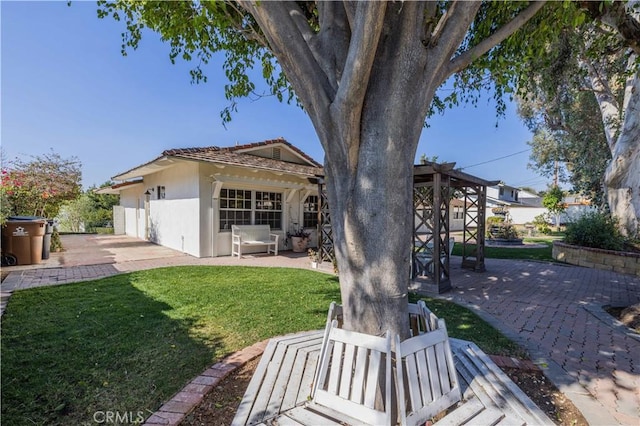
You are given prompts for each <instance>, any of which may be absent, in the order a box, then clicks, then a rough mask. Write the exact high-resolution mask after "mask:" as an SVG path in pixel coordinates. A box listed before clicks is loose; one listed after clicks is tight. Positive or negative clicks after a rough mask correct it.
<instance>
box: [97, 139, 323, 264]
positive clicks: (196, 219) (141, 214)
mask: <svg viewBox="0 0 640 426" xmlns="http://www.w3.org/2000/svg"><path fill="white" fill-rule="evenodd" d="M318 175H322V166H321V165H320V164H319V163H318V162H316V161H315V160H314V159H313V158H311V157H310V156H308V155H307V154H305V153H304V152H302V151H301V150H300V149H298V148H296V147H295V146H293V145H292V144H290V143H289V142H287V141H286V140H284V139H282V138H279V139H274V140H267V141H264V142H257V143H250V144H245V145H236V146H233V147H216V146H212V147H207V148H182V149H169V150H166V151H164V152H162V154H161V155H160V156H159V157H157V158H155V159H153V160H151V161H149V162H147V163H145V164H142V165H139V166H137V167H134V168H133V169H131V170H128V171H126V172H123V173H120V174H118V175H116V176H114V177H113V178H112V179H113V180H114V181H117V182H118V183H117V184H115V185H113V186H111V187H108V188H103V189H100V190H99V192H100V193H110V194H119V195H120V205H119V206H116V207H115V208H114V232H115V233H116V234H126V235H129V236H133V237H137V238H141V239H146V240H150V241H153V242H155V243H156V244H160V245H163V246H166V247H169V248H172V249H175V250H178V251H181V252H184V253H188V254H190V255H192V256H196V257H216V256H226V255H230V254H231V225H234V224H268V225H270V226H271V229H272V231H273V232H274V233H277V234H279V235H280V238H279V240H280V247H279V248H280V249H286V247H285V240H286V238H285V237H286V234H287V232H289V231H292V230H294V229H298V228H304V229H305V230H307V231H309V232H311V241H310V243H309V245H310V246H315V245H316V244H317V240H316V239H317V232H316V228H317V224H318V208H319V198H318V185H317V183H316V177H317V176H318ZM257 250H260V248H257Z"/></svg>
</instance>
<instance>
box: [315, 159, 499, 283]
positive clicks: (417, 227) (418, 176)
mask: <svg viewBox="0 0 640 426" xmlns="http://www.w3.org/2000/svg"><path fill="white" fill-rule="evenodd" d="M454 167H455V163H443V164H437V163H430V162H426V163H425V164H420V165H416V166H414V169H413V194H414V196H413V211H414V218H415V219H414V229H413V239H412V241H411V242H408V243H409V244H411V246H412V247H413V251H412V262H411V277H412V279H413V280H416V281H423V282H426V283H430V284H434V285H435V286H436V287H437V292H438V293H444V292H446V291H449V290H450V289H451V279H450V272H449V271H450V268H449V266H450V247H449V241H450V240H449V238H450V232H449V228H450V220H449V218H450V206H451V201H452V200H453V199H460V200H462V203H463V212H462V213H463V219H464V222H463V233H462V235H463V237H462V265H461V266H462V267H463V268H465V269H471V270H473V271H479V272H480V271H484V270H485V266H484V241H485V218H486V205H487V203H486V200H487V186H492V185H496V184H497V183H498V181H487V180H484V179H481V178H478V177H476V176H472V175H470V174H468V173H464V172H461V171H459V170H454ZM318 193H319V194H320V209H319V212H318V214H319V221H318V249H319V252H320V255H321V257H322V260H323V261H329V262H331V261H333V256H334V254H333V235H332V232H331V221H330V217H329V205H328V202H327V196H326V188H325V183H324V178H323V177H318Z"/></svg>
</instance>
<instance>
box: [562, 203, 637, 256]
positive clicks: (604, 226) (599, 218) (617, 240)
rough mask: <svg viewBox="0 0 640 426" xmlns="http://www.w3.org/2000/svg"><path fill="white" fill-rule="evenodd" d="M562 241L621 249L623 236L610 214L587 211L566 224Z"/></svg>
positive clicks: (578, 244)
mask: <svg viewBox="0 0 640 426" xmlns="http://www.w3.org/2000/svg"><path fill="white" fill-rule="evenodd" d="M564 241H565V242H566V243H567V244H573V245H577V246H583V247H593V248H599V249H605V250H622V249H623V247H624V242H625V238H624V236H623V235H622V234H621V233H620V231H619V230H618V222H617V220H616V219H615V218H613V217H611V215H609V214H606V213H599V212H589V213H585V214H584V215H582V216H580V217H579V218H578V219H576V220H574V221H572V222H570V223H569V224H568V225H567V230H566V236H565V239H564Z"/></svg>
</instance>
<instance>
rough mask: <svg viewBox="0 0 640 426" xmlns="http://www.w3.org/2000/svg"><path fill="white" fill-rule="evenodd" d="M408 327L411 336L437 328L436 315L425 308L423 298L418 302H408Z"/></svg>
mask: <svg viewBox="0 0 640 426" xmlns="http://www.w3.org/2000/svg"><path fill="white" fill-rule="evenodd" d="M409 328H410V329H411V335H412V336H417V335H418V334H422V333H426V332H428V331H433V330H435V329H437V328H438V317H437V316H436V315H435V314H434V313H433V312H431V310H430V309H429V308H427V304H426V303H425V301H424V300H418V303H409Z"/></svg>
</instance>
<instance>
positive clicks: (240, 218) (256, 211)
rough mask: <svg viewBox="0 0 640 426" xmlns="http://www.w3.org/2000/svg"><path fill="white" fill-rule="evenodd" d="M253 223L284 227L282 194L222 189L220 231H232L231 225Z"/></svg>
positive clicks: (273, 227)
mask: <svg viewBox="0 0 640 426" xmlns="http://www.w3.org/2000/svg"><path fill="white" fill-rule="evenodd" d="M251 224H254V225H269V226H270V227H271V229H282V194H281V193H279V192H263V191H245V190H241V189H226V188H224V189H222V190H220V231H231V225H251Z"/></svg>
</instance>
